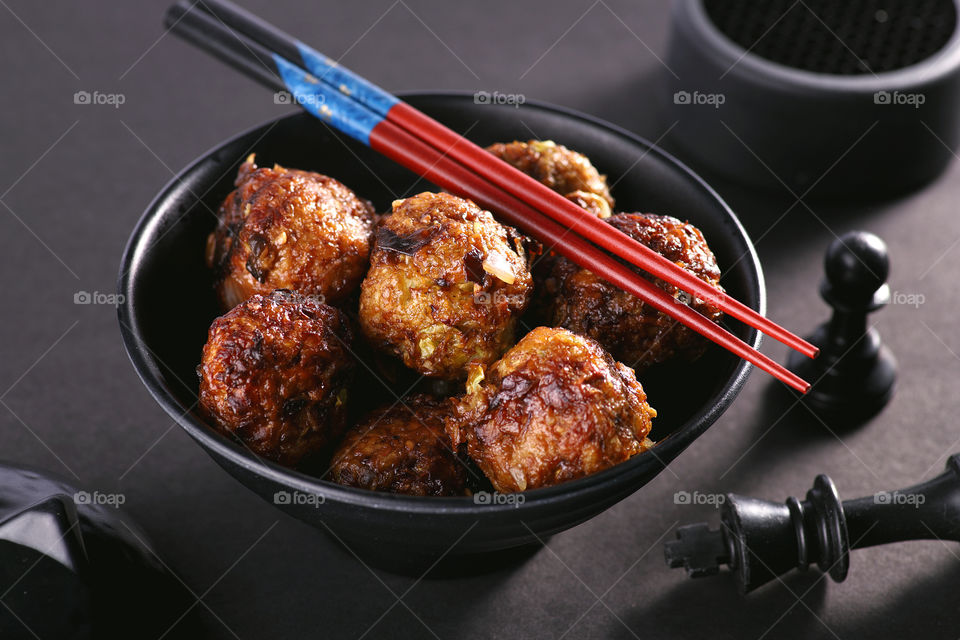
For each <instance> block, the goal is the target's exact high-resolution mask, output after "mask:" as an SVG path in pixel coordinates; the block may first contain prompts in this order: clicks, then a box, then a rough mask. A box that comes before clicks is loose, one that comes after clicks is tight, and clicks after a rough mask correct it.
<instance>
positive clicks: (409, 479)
mask: <svg viewBox="0 0 960 640" xmlns="http://www.w3.org/2000/svg"><path fill="white" fill-rule="evenodd" d="M450 412H451V406H450V402H449V401H446V400H437V399H435V398H433V397H431V396H428V395H414V396H411V397H409V398H407V399H406V400H405V401H404V403H403V404H396V405H395V406H393V407H389V408H380V409H377V410H376V411H373V412H372V413H370V414H368V415H367V417H366V418H365V419H364V420H362V421H361V422H360V423H359V424H357V425H356V426H355V427H353V428H352V429H350V430H349V431H348V432H347V435H346V437H345V438H344V439H343V442H342V443H341V444H340V446H339V448H338V449H337V451H336V453H334V455H333V464H332V466H331V470H330V479H331V480H332V481H333V482H336V483H339V484H343V485H347V486H351V487H360V488H361V489H369V490H371V491H388V492H390V493H404V494H408V495H412V496H458V495H463V494H464V493H465V492H466V486H467V476H466V468H465V467H464V465H463V463H462V462H461V461H460V460H459V459H458V458H457V455H456V453H455V452H454V450H453V445H451V444H450V439H449V438H448V437H447V434H446V433H445V432H444V422H445V419H446V417H447V416H448V415H450Z"/></svg>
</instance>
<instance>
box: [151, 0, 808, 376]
mask: <svg viewBox="0 0 960 640" xmlns="http://www.w3.org/2000/svg"><path fill="white" fill-rule="evenodd" d="M208 1H209V2H211V4H216V5H217V6H220V5H229V3H225V2H224V0H208ZM230 6H233V5H230ZM193 9H194V7H193V5H191V4H189V3H188V2H187V0H181V1H180V2H179V3H178V4H176V5H174V6H173V7H171V9H170V11H169V12H168V13H167V22H168V24H169V25H170V28H171V29H172V30H173V31H175V32H177V33H179V34H180V35H182V36H184V37H185V38H187V39H188V40H190V41H192V42H194V43H195V44H197V45H198V46H200V47H202V48H204V49H205V50H207V51H209V52H210V53H212V54H213V55H216V56H217V57H219V58H221V59H222V60H224V61H226V62H228V63H229V64H231V65H233V66H234V67H236V68H238V69H240V70H241V71H243V72H244V73H246V74H247V75H249V76H251V77H253V78H255V79H257V80H259V81H261V82H263V83H264V84H266V85H267V86H270V87H273V88H274V89H285V90H289V91H290V93H291V94H292V95H294V96H295V97H296V98H297V102H298V104H300V105H301V106H302V107H303V108H304V109H306V110H307V111H309V112H310V113H312V114H313V115H315V116H316V117H318V118H321V119H322V120H324V121H326V122H327V123H329V124H331V125H332V126H334V127H336V128H337V129H339V130H341V131H342V132H344V133H346V134H347V135H350V136H351V137H353V138H355V139H357V140H359V141H360V142H363V143H364V144H367V145H369V146H370V147H372V148H373V149H375V150H377V151H379V152H380V153H382V154H383V155H385V156H387V157H388V158H391V159H393V160H394V161H396V162H398V163H399V164H401V165H403V166H405V167H407V168H409V169H411V170H413V171H415V172H416V173H417V174H419V175H421V176H423V177H425V178H427V179H428V180H430V181H431V182H433V183H435V184H437V185H439V186H441V187H444V188H446V189H448V190H450V191H452V192H454V193H457V194H459V195H463V196H465V197H468V198H472V199H473V200H475V201H476V202H477V203H478V204H480V205H481V206H483V207H485V208H487V209H490V210H492V211H494V212H496V213H497V214H498V215H499V216H501V217H502V218H503V219H504V220H506V221H507V222H508V223H509V224H512V225H514V226H516V227H518V228H520V229H521V230H523V231H524V232H526V233H528V234H530V235H532V236H533V237H536V238H538V239H540V240H543V241H544V242H545V243H547V244H551V245H553V249H554V250H555V251H557V252H558V253H560V254H561V255H564V256H566V257H567V258H569V259H570V260H572V261H574V262H575V263H576V264H578V265H580V266H582V267H584V268H587V269H590V270H591V271H593V272H594V273H596V274H597V275H599V276H601V277H603V278H605V279H606V280H608V281H610V282H611V283H613V284H614V285H616V286H619V287H621V288H622V289H624V290H625V291H627V292H629V293H632V294H633V295H635V296H637V297H639V298H641V299H642V300H644V301H645V302H647V303H648V304H650V305H651V306H653V307H654V308H656V309H657V310H659V311H661V312H663V313H666V314H667V315H669V316H671V317H673V318H675V319H676V320H678V321H680V322H682V323H683V324H685V325H686V326H688V327H690V328H692V329H693V330H695V331H697V332H698V333H700V334H702V335H703V336H705V337H706V338H708V339H710V340H712V341H713V342H715V343H717V344H719V345H721V346H722V347H724V348H726V349H727V350H729V351H730V352H732V353H734V354H735V355H737V356H739V357H741V358H743V359H744V360H747V361H748V362H751V363H753V364H755V365H756V366H758V367H759V368H761V369H763V370H764V371H767V372H768V373H770V374H772V375H773V376H775V377H776V378H778V379H779V380H781V381H783V382H784V383H786V384H787V385H789V386H791V387H792V388H794V389H796V390H798V391H801V392H804V393H805V392H806V391H807V390H808V389H809V386H810V385H809V384H808V383H807V382H805V381H804V380H802V379H801V378H799V377H798V376H796V375H795V374H793V373H791V372H790V371H788V370H787V369H785V368H784V367H782V366H781V365H779V364H778V363H776V362H774V361H773V360H771V359H770V358H768V357H767V356H765V355H764V354H762V353H760V352H759V351H757V350H755V349H753V348H751V347H750V346H749V345H747V344H746V343H744V342H743V341H742V340H740V339H738V338H737V337H736V336H734V335H733V334H731V333H730V332H728V331H726V330H725V329H723V328H722V327H720V326H719V325H717V324H714V323H713V322H711V321H710V320H708V319H706V318H705V317H703V316H702V315H700V314H699V313H697V312H696V311H695V310H693V309H692V308H691V307H689V306H687V305H685V304H682V303H679V302H677V301H676V300H675V299H674V298H673V297H671V296H670V295H668V294H667V293H666V292H665V291H663V290H662V289H660V288H659V287H657V286H656V285H654V284H652V283H651V282H649V281H647V280H646V279H644V278H643V277H641V276H640V275H638V274H637V273H635V272H634V271H633V269H632V268H631V267H629V266H627V265H625V264H622V263H620V262H619V261H618V260H617V259H616V258H614V257H612V256H610V255H608V254H607V253H605V252H604V251H603V250H601V249H600V248H599V247H598V246H595V245H593V244H591V243H590V242H589V241H588V240H587V239H586V238H585V237H581V236H579V235H577V233H576V232H573V233H572V231H581V230H585V235H586V233H587V232H589V233H591V234H593V237H596V238H598V244H601V246H620V244H614V245H608V243H609V242H610V241H609V239H608V237H610V236H611V235H612V234H611V231H614V230H613V229H612V228H611V227H610V226H609V225H606V224H604V223H602V222H601V221H600V220H599V219H592V218H591V217H589V216H586V215H585V214H584V213H583V212H582V211H581V210H580V209H579V208H578V207H576V205H573V203H569V202H568V201H566V200H565V199H564V198H562V197H559V196H558V194H554V193H553V192H552V191H550V190H549V189H547V188H546V187H544V186H543V185H540V184H539V183H538V182H536V181H534V180H532V179H528V177H527V176H525V175H524V174H522V173H520V172H517V171H515V170H514V169H513V168H512V167H510V166H509V165H507V164H506V163H503V162H500V161H499V160H498V159H497V158H495V157H494V156H492V155H490V154H488V153H486V152H485V151H483V150H482V149H480V148H479V147H475V146H474V145H472V144H471V143H469V142H467V141H466V140H465V139H463V138H461V137H459V136H457V134H455V133H453V132H452V131H449V130H446V132H447V133H442V131H443V130H444V129H445V128H444V127H442V126H441V125H439V124H438V123H433V124H429V123H430V122H432V121H430V120H429V119H428V118H427V117H426V116H423V115H422V114H420V116H416V115H411V114H410V113H409V112H408V111H407V110H406V109H405V108H401V109H400V110H399V112H400V114H401V115H403V114H404V113H406V115H407V116H408V118H407V119H408V120H412V121H414V122H415V123H419V124H418V126H421V127H424V129H425V135H426V134H429V133H430V131H433V130H439V131H440V132H441V134H439V135H442V136H444V139H447V140H449V141H450V142H451V143H452V144H451V145H450V146H449V150H448V149H444V148H442V145H441V144H440V143H439V142H437V141H436V140H433V143H434V144H436V145H439V146H434V145H433V144H431V143H430V142H428V141H425V140H422V139H421V138H420V137H418V136H419V135H420V134H418V133H414V132H410V131H407V130H405V129H404V128H402V127H400V126H399V125H397V124H396V123H395V122H392V121H391V120H389V119H387V118H386V117H385V116H384V113H386V112H388V111H391V110H392V108H395V107H397V106H399V104H401V103H399V101H398V100H397V99H396V98H394V97H393V96H390V95H389V94H387V93H386V92H384V91H382V90H381V89H379V88H376V87H373V86H372V85H370V84H369V83H367V82H366V81H363V80H362V79H360V78H359V77H357V76H355V74H352V73H347V72H346V70H344V69H341V68H339V67H338V66H337V65H335V64H334V63H332V62H331V61H329V60H326V59H314V63H315V64H317V65H320V66H321V67H323V68H325V69H328V70H331V71H338V72H339V73H340V75H341V77H342V79H343V80H344V82H345V83H347V82H349V83H350V86H352V87H353V89H352V90H349V87H348V86H347V84H344V85H343V86H341V87H335V86H332V85H330V84H329V83H328V82H327V81H324V80H323V76H320V77H318V76H315V75H313V74H311V73H309V72H307V71H305V70H304V69H303V68H302V67H300V66H298V65H297V64H294V63H292V62H290V60H289V59H288V58H286V57H284V56H283V55H280V54H278V53H277V52H276V51H274V50H271V49H269V48H267V47H265V46H264V45H263V44H261V43H259V42H256V41H252V40H250V39H249V38H247V37H246V36H244V35H243V34H242V33H238V32H235V31H233V30H232V29H231V28H230V27H228V26H227V25H226V24H224V23H223V22H222V21H221V20H220V19H219V18H218V17H215V16H212V15H209V14H206V13H203V12H199V11H195V10H193ZM249 20H250V18H249V17H243V16H240V21H241V22H249ZM247 26H248V27H249V26H250V25H249V24H248V25H247ZM271 38H272V39H273V40H274V43H275V44H281V45H282V44H284V43H283V40H284V36H283V34H277V33H273V34H272V36H271ZM285 48H286V49H291V48H292V49H293V50H294V51H297V50H299V51H300V52H301V53H304V52H305V50H304V47H303V46H302V43H287V46H285ZM306 53H307V54H310V52H309V51H306ZM311 55H312V54H311ZM317 55H318V54H317ZM308 57H310V55H308ZM314 57H315V56H314ZM308 66H309V65H308ZM345 88H347V89H348V90H345ZM363 94H365V95H366V96H367V99H368V101H369V102H370V104H375V105H378V107H377V110H375V111H374V110H371V109H370V108H369V107H368V106H365V103H364V102H362V101H360V100H358V98H357V96H358V95H363ZM386 104H389V105H390V106H389V107H385V105H386ZM434 132H436V131H434ZM428 140H429V138H428ZM464 147H465V148H471V147H472V148H473V151H470V152H462V151H461V152H458V154H459V155H462V157H464V158H467V161H465V162H464V163H463V164H461V161H458V160H457V159H456V158H454V157H452V156H451V155H448V153H449V151H450V150H456V149H458V148H464ZM498 162H499V163H500V165H497V163H498ZM501 165H502V167H504V169H503V172H504V173H505V174H506V175H512V174H511V173H510V172H515V173H516V174H517V175H519V177H520V179H519V184H527V186H528V188H529V189H530V190H531V191H529V192H527V193H528V196H529V198H530V199H531V200H532V201H533V202H530V203H528V202H525V201H524V200H522V199H520V198H518V197H517V196H516V195H515V194H514V193H512V192H511V191H509V190H508V189H506V188H505V187H503V186H501V185H500V184H496V183H494V182H490V181H489V179H488V178H485V177H483V176H482V175H478V173H475V171H478V170H480V171H484V172H486V173H490V175H494V174H496V173H498V172H497V171H495V170H494V169H490V168H489V167H490V166H493V167H494V168H495V167H497V166H501ZM524 180H526V182H524ZM508 183H509V181H508V182H505V183H504V184H508ZM531 185H532V186H531ZM541 189H542V190H544V194H545V197H546V198H547V202H548V203H549V202H551V201H552V200H553V197H554V196H558V197H559V201H560V202H562V204H563V205H564V206H563V207H561V208H556V207H552V206H545V205H544V202H543V201H542V199H541V198H540V196H539V195H538V192H539V190H541ZM531 194H532V195H531ZM531 205H533V206H531ZM567 205H570V206H571V207H573V210H572V211H571V210H570V209H568V208H567ZM541 206H544V208H545V209H547V211H553V210H554V209H557V210H558V211H560V212H561V213H562V214H563V215H561V214H555V215H556V216H557V217H558V218H560V220H561V222H562V221H564V220H566V221H568V222H569V224H568V227H564V226H563V224H561V222H558V220H554V219H552V218H551V217H548V215H546V214H545V213H543V212H541V211H538V210H537V208H536V207H541ZM565 216H566V217H565ZM601 229H602V232H600V230H601ZM623 237H624V238H626V241H623V240H621V241H620V243H623V247H629V246H630V244H631V243H633V244H635V245H636V246H637V247H640V248H641V251H640V254H642V253H643V252H647V253H649V254H651V255H652V256H654V259H653V260H652V261H651V264H654V265H657V264H659V265H660V266H659V267H657V266H654V267H652V268H651V270H649V271H648V272H649V273H651V274H653V275H657V274H658V273H664V274H666V273H667V271H661V269H664V267H663V265H662V264H660V263H666V265H669V270H670V271H675V272H677V273H681V274H682V275H681V278H683V277H687V278H689V279H691V280H692V283H693V284H694V286H693V287H690V291H689V292H690V293H693V294H694V295H699V297H701V298H703V299H706V300H711V301H715V302H721V301H722V302H724V303H726V300H728V298H726V296H723V297H722V300H718V299H717V292H716V291H715V290H714V289H713V288H712V287H709V285H706V283H704V282H702V281H701V280H699V279H698V278H696V277H694V276H692V275H691V274H688V273H687V272H686V271H684V270H683V269H680V268H679V267H677V266H676V265H673V264H672V263H670V262H669V261H668V260H666V259H664V258H663V257H662V256H660V255H659V254H656V252H653V251H651V250H650V249H648V248H647V247H645V246H643V245H641V244H639V243H636V242H635V241H633V240H632V239H630V238H629V237H628V236H623ZM600 241H602V242H600ZM631 255H633V254H632V253H631ZM657 259H659V260H657ZM658 277H659V276H658ZM661 279H663V280H665V281H667V282H671V283H674V284H676V283H677V282H678V280H677V279H676V278H673V277H669V276H665V277H662V278H661ZM704 287H706V288H704ZM681 288H683V287H681ZM698 291H702V292H703V293H702V294H701V293H698ZM718 306H720V305H719V304H718ZM724 306H727V305H726V304H724ZM741 306H742V305H741ZM728 308H729V307H728ZM744 308H746V307H744ZM751 313H753V314H754V315H755V316H756V318H759V319H760V320H765V319H764V318H762V317H761V316H760V315H759V314H756V312H753V311H752V310H751ZM731 315H733V316H734V317H738V316H737V315H734V314H732V313H731ZM754 321H755V319H754ZM748 324H749V323H748ZM808 352H809V350H808ZM813 352H815V349H813Z"/></svg>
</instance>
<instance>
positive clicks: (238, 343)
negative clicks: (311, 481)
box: [198, 291, 354, 466]
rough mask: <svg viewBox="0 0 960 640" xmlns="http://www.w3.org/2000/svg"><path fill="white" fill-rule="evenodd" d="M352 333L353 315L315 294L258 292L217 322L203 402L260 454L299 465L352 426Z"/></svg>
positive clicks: (204, 370)
mask: <svg viewBox="0 0 960 640" xmlns="http://www.w3.org/2000/svg"><path fill="white" fill-rule="evenodd" d="M351 338H352V333H351V331H350V328H349V326H348V325H347V324H346V317H345V316H344V315H343V314H342V313H341V312H340V311H339V310H337V309H335V308H333V307H330V306H328V305H326V304H323V303H321V302H318V301H317V300H316V299H313V298H309V297H305V296H301V295H300V294H297V293H292V292H289V291H275V292H273V293H271V294H270V295H268V296H262V295H254V296H253V297H252V298H250V299H249V300H247V301H246V302H243V303H241V304H239V305H238V306H236V307H234V308H233V309H232V310H231V311H230V312H229V313H227V314H226V315H224V316H221V317H220V318H217V319H216V320H215V321H214V323H213V324H212V325H211V327H210V331H209V334H208V338H207V343H206V344H205V345H204V347H203V357H202V360H201V362H200V367H199V368H198V373H199V374H200V406H201V408H202V409H203V411H204V412H205V413H206V414H207V415H208V416H209V417H210V418H211V419H212V422H213V423H214V425H215V426H216V428H217V429H218V430H219V431H221V432H222V433H224V434H226V435H232V436H235V437H236V438H238V439H239V440H240V441H241V442H242V443H243V444H244V445H246V446H247V447H248V448H249V449H250V450H251V451H253V452H254V453H255V454H257V455H259V456H263V457H264V458H268V459H270V460H273V461H275V462H279V463H280V464H284V465H288V466H293V465H296V464H297V463H298V462H300V461H301V460H304V459H305V458H306V457H308V456H311V455H313V454H317V453H319V452H321V451H323V450H324V448H325V447H327V446H328V445H332V444H333V443H334V442H335V441H336V440H337V439H338V438H339V437H340V436H341V434H342V433H343V431H344V428H345V427H346V393H347V391H346V390H347V384H348V383H349V382H350V378H351V376H352V373H353V369H354V363H353V360H352V358H351V357H350V354H349V348H348V345H349V343H350V341H351Z"/></svg>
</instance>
